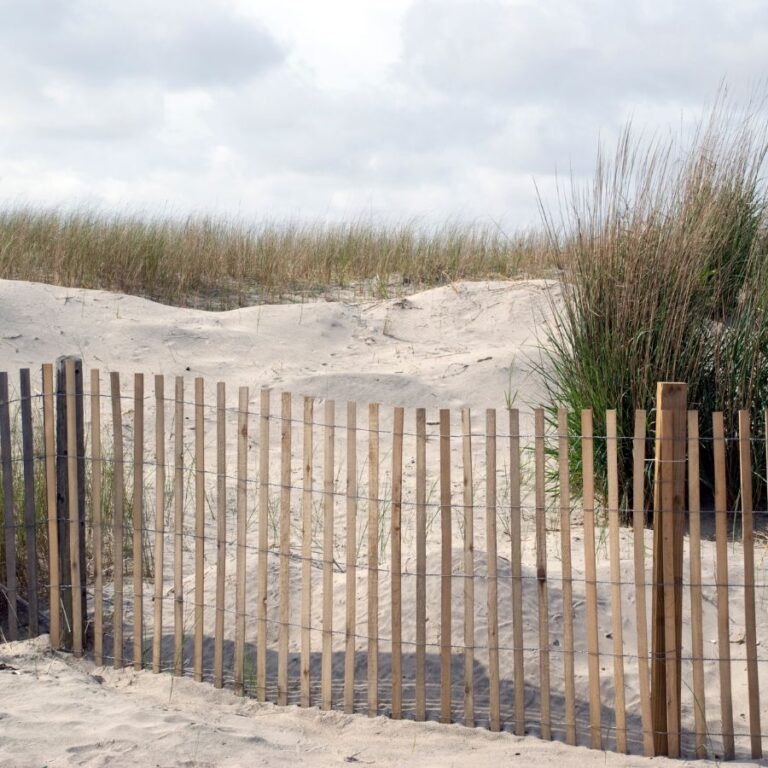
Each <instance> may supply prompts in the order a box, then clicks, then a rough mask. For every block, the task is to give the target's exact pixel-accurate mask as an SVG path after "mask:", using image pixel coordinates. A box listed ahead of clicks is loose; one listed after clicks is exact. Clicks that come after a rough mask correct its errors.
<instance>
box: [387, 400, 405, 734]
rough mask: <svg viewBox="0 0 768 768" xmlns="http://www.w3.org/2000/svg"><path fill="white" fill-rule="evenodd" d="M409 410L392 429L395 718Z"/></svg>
mask: <svg viewBox="0 0 768 768" xmlns="http://www.w3.org/2000/svg"><path fill="white" fill-rule="evenodd" d="M404 419H405V412H404V410H403V409H402V408H395V412H394V420H393V429H392V514H391V516H390V543H391V546H392V562H391V570H390V576H391V590H390V595H391V608H392V719H393V720H400V718H401V717H402V716H403V644H402V633H403V599H402V576H401V570H402V556H401V526H402V511H403V507H402V505H403V430H404Z"/></svg>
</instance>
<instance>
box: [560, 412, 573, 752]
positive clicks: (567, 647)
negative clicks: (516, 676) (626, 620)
mask: <svg viewBox="0 0 768 768" xmlns="http://www.w3.org/2000/svg"><path fill="white" fill-rule="evenodd" d="M568 447H569V446H568V412H567V411H566V410H565V409H564V408H559V409H558V411H557V464H558V482H559V486H560V488H559V493H560V552H561V557H562V570H563V578H562V592H563V674H564V676H565V741H566V743H567V744H571V745H574V744H576V683H575V669H574V661H575V658H574V651H573V575H572V563H571V485H570V483H571V480H570V472H569V468H568Z"/></svg>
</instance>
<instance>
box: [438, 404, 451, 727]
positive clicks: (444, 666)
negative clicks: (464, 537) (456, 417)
mask: <svg viewBox="0 0 768 768" xmlns="http://www.w3.org/2000/svg"><path fill="white" fill-rule="evenodd" d="M451 514H452V506H451V412H450V410H448V409H447V408H442V409H441V410H440V721H441V722H443V723H450V722H451V720H452V716H453V715H452V711H451V661H452V656H453V654H452V649H451V603H452V594H451V592H452V589H451V586H452V580H453V579H452V576H453V571H452V568H453V564H452V562H451V560H452V557H451V555H452V547H453V543H452V531H451V528H452V526H451Z"/></svg>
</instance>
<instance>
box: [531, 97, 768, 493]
mask: <svg viewBox="0 0 768 768" xmlns="http://www.w3.org/2000/svg"><path fill="white" fill-rule="evenodd" d="M766 151H768V131H766V125H765V124H764V123H761V122H759V121H756V120H754V119H753V118H751V117H750V116H749V115H747V116H742V117H741V118H739V119H734V116H733V115H732V114H729V113H728V112H727V111H726V110H725V108H724V105H723V104H719V105H718V106H717V107H716V108H715V109H714V110H713V111H712V112H711V114H709V115H708V116H707V117H706V118H705V119H704V120H702V122H701V123H700V124H699V126H698V129H697V131H696V132H695V134H694V135H693V136H692V138H691V139H690V140H689V141H687V142H680V141H678V140H669V141H662V142H644V141H641V140H637V139H636V138H635V137H634V136H633V134H632V132H631V130H629V129H627V131H626V132H625V133H624V135H623V137H622V140H621V142H620V143H619V145H618V148H617V152H616V155H615V157H614V158H613V159H612V160H610V161H609V160H607V159H606V158H605V157H601V158H600V160H599V162H598V166H597V171H596V174H595V178H594V182H593V183H592V186H591V187H590V188H588V189H586V190H581V189H576V188H572V189H571V190H570V192H569V193H568V203H569V204H568V206H567V208H565V210H564V214H563V216H562V219H560V220H558V221H553V220H552V219H549V221H548V223H549V229H550V242H551V243H552V247H553V249H555V250H556V251H557V252H558V254H559V256H558V260H559V261H560V262H561V263H563V264H565V265H566V272H565V279H564V288H563V290H564V293H563V300H562V303H561V304H559V305H558V306H556V307H555V322H554V323H553V324H552V326H551V327H550V328H549V329H548V331H547V333H546V341H547V343H546V345H545V360H544V364H543V365H542V371H543V373H544V375H545V377H546V380H547V385H548V390H549V396H550V400H551V402H553V403H558V404H562V405H564V406H566V407H568V408H569V409H570V411H571V413H572V419H573V422H572V424H571V426H572V427H573V429H574V431H575V432H576V433H578V430H579V424H578V412H579V411H580V410H581V409H582V408H593V409H594V412H595V430H596V434H598V435H602V434H605V431H604V430H605V410H606V409H608V408H616V409H617V410H618V423H619V433H620V435H623V436H631V435H632V429H633V422H632V420H633V410H634V409H635V408H646V409H648V411H649V427H650V435H651V436H653V434H654V433H653V422H654V414H653V407H654V400H655V392H656V383H657V382H658V381H685V382H687V383H688V387H689V395H688V401H689V406H690V407H691V408H698V409H699V410H700V412H701V414H702V416H701V418H702V421H701V425H700V429H701V434H702V437H703V438H704V440H705V442H704V444H703V452H702V461H703V468H702V477H703V479H704V482H705V483H708V484H711V482H712V454H711V443H710V442H707V438H709V437H711V434H712V423H711V416H709V414H711V412H712V411H716V410H722V411H724V414H725V419H726V428H727V434H728V435H729V436H734V435H735V434H736V419H737V412H738V410H739V409H740V408H748V409H751V410H752V413H753V418H754V434H755V435H756V436H758V437H762V436H763V414H762V411H763V409H765V408H768V195H767V194H766V187H765V183H764V179H763V176H762V174H763V173H764V171H765V158H766ZM551 417H552V419H553V420H554V418H555V413H554V408H553V410H552V412H551ZM595 447H596V450H597V451H598V453H597V455H596V466H597V469H598V481H599V490H600V491H602V494H603V496H604V495H605V476H606V475H605V443H604V441H598V442H597V443H596V446H595ZM620 447H621V450H620V457H621V458H620V460H621V462H622V468H623V471H622V472H621V473H620V474H621V476H622V477H623V478H627V479H628V478H630V477H631V461H632V456H631V442H630V441H627V440H625V441H621V443H620ZM755 447H756V448H762V445H761V444H758V445H756V446H755ZM728 448H729V450H728V458H729V461H728V466H729V474H730V476H731V482H730V483H729V485H730V487H732V488H738V462H737V460H736V459H735V450H736V445H735V443H733V442H729V443H728ZM759 452H760V451H757V450H756V451H754V453H756V454H757V453H759ZM570 459H571V472H572V476H573V480H574V482H575V483H576V487H577V488H578V487H580V481H581V467H580V452H579V448H578V444H574V447H573V450H572V451H571V457H570ZM763 462H764V459H762V458H760V457H759V456H756V457H755V470H756V472H758V473H759V475H758V477H761V476H762V475H763V474H764V463H763ZM734 481H735V482H734ZM758 492H759V493H761V494H765V483H764V482H759V483H758ZM731 501H733V499H731ZM732 508H733V507H732Z"/></svg>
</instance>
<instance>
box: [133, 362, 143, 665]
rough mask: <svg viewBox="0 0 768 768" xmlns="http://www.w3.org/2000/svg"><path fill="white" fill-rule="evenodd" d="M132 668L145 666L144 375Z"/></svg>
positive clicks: (136, 462)
mask: <svg viewBox="0 0 768 768" xmlns="http://www.w3.org/2000/svg"><path fill="white" fill-rule="evenodd" d="M132 511H133V546H132V549H133V668H134V669H136V670H139V669H141V668H142V666H143V663H144V564H143V550H144V546H143V545H144V542H143V538H144V374H142V373H137V374H135V375H134V377H133V510H132Z"/></svg>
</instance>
